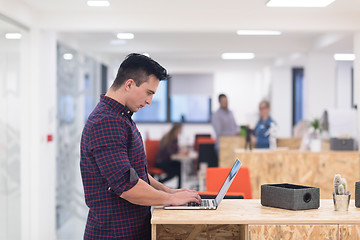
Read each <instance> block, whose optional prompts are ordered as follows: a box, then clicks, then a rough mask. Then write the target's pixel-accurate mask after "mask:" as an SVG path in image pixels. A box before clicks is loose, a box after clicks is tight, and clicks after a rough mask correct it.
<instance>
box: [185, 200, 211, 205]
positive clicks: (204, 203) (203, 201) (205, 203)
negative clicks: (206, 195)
mask: <svg viewBox="0 0 360 240" xmlns="http://www.w3.org/2000/svg"><path fill="white" fill-rule="evenodd" d="M187 206H189V207H199V206H204V207H209V206H210V204H209V201H207V200H201V204H199V203H197V202H189V203H187Z"/></svg>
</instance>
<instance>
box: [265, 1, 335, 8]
mask: <svg viewBox="0 0 360 240" xmlns="http://www.w3.org/2000/svg"><path fill="white" fill-rule="evenodd" d="M334 1H335V0H269V1H268V2H267V3H266V6H268V7H327V6H328V5H329V4H330V3H332V2H334Z"/></svg>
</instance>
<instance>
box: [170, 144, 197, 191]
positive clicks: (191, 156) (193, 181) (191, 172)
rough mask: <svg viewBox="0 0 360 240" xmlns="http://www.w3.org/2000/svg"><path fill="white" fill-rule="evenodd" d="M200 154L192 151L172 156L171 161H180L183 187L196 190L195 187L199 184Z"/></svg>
mask: <svg viewBox="0 0 360 240" xmlns="http://www.w3.org/2000/svg"><path fill="white" fill-rule="evenodd" d="M197 159H198V153H197V152H195V151H190V152H188V153H176V154H173V155H171V160H173V161H179V162H180V164H181V187H182V188H189V189H194V185H197V184H198V180H197V176H196V175H197V169H196V168H195V167H196V164H195V163H196V160H197Z"/></svg>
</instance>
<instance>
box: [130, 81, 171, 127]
mask: <svg viewBox="0 0 360 240" xmlns="http://www.w3.org/2000/svg"><path fill="white" fill-rule="evenodd" d="M167 100H168V81H160V83H159V87H158V89H157V91H156V94H155V95H154V97H153V100H152V103H151V105H147V106H146V107H144V108H141V109H139V111H138V112H137V113H135V114H134V116H133V120H134V121H135V122H166V121H167Z"/></svg>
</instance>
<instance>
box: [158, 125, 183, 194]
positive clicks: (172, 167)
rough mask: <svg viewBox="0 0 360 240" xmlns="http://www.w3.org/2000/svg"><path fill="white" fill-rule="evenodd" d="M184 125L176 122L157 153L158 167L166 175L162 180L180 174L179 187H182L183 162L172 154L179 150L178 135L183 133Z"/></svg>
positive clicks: (162, 140) (163, 138)
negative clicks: (173, 157) (175, 158)
mask: <svg viewBox="0 0 360 240" xmlns="http://www.w3.org/2000/svg"><path fill="white" fill-rule="evenodd" d="M181 130H182V125H181V124H180V123H175V124H174V125H173V126H172V128H171V129H170V131H169V132H167V133H166V134H165V135H164V136H163V137H162V138H161V141H160V146H159V151H158V153H157V155H156V167H158V168H161V169H162V170H163V171H164V172H165V173H166V177H165V178H163V179H160V182H166V181H168V180H170V179H172V178H173V177H175V176H178V187H177V188H181V163H180V162H179V161H176V160H172V159H171V155H173V154H175V153H178V152H179V145H178V137H179V135H180V133H181Z"/></svg>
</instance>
